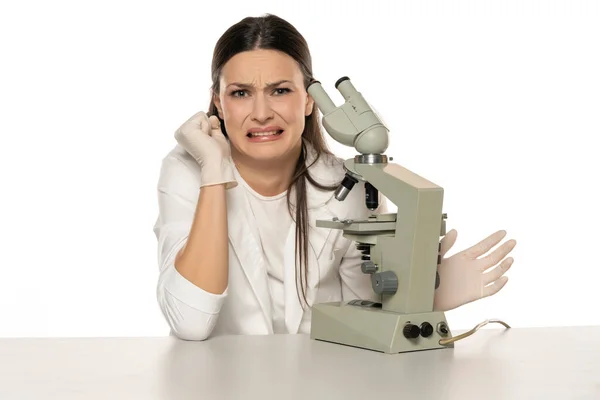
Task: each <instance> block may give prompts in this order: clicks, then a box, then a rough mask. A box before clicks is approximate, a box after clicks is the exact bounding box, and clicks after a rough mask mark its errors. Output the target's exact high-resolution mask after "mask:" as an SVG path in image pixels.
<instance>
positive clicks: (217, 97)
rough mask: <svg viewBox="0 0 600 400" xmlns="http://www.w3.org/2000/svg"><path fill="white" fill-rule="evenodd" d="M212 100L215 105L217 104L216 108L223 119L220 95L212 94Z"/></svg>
mask: <svg viewBox="0 0 600 400" xmlns="http://www.w3.org/2000/svg"><path fill="white" fill-rule="evenodd" d="M212 99H213V103H215V107H216V108H217V113H218V114H219V118H220V119H223V108H222V107H221V99H220V98H219V95H218V93H215V92H212Z"/></svg>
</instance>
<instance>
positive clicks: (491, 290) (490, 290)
mask: <svg viewBox="0 0 600 400" xmlns="http://www.w3.org/2000/svg"><path fill="white" fill-rule="evenodd" d="M506 282H508V277H507V276H503V277H501V278H499V279H498V280H496V282H494V283H492V284H491V285H488V286H485V287H483V288H482V289H481V297H482V298H484V297H488V296H493V295H495V294H496V293H498V292H499V291H500V289H502V288H503V287H504V285H506Z"/></svg>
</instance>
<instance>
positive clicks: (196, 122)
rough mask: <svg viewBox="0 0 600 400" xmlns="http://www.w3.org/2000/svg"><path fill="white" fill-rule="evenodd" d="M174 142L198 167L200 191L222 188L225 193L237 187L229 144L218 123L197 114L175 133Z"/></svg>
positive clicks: (213, 118) (202, 113) (213, 119)
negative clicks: (221, 186)
mask: <svg viewBox="0 0 600 400" xmlns="http://www.w3.org/2000/svg"><path fill="white" fill-rule="evenodd" d="M175 139H176V140H177V142H178V143H179V144H180V145H181V146H182V147H183V148H184V149H185V150H186V151H187V152H188V153H189V154H190V155H191V156H192V157H194V159H195V160H196V162H197V163H198V164H199V165H200V169H201V172H200V176H201V182H200V187H202V186H208V185H219V184H224V185H225V188H226V189H231V188H233V187H235V186H237V182H236V180H235V177H234V174H233V161H232V160H231V148H230V147H229V142H228V141H227V138H226V137H225V135H223V132H222V131H221V123H220V121H219V119H218V118H217V117H216V116H214V115H212V116H211V117H210V118H208V116H207V115H206V113H205V112H203V111H200V112H198V113H196V114H194V115H193V116H192V117H191V118H190V119H188V120H187V121H186V122H185V123H184V124H183V125H181V127H180V128H179V129H178V130H177V131H176V132H175Z"/></svg>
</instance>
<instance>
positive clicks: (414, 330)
mask: <svg viewBox="0 0 600 400" xmlns="http://www.w3.org/2000/svg"><path fill="white" fill-rule="evenodd" d="M402 334H403V335H404V337H405V338H407V339H416V338H418V337H419V335H420V334H421V329H419V327H418V326H417V325H415V324H406V325H404V329H402Z"/></svg>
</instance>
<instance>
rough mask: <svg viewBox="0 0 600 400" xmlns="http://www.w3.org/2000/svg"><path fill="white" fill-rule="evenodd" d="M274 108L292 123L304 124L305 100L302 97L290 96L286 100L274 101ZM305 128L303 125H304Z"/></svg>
mask: <svg viewBox="0 0 600 400" xmlns="http://www.w3.org/2000/svg"><path fill="white" fill-rule="evenodd" d="M272 107H273V110H275V112H276V113H277V114H279V115H281V117H283V119H285V122H287V123H288V124H290V125H296V124H302V125H303V124H304V107H305V103H304V100H303V99H301V98H289V99H286V100H285V101H279V102H274V104H273V106H272ZM302 128H303V126H302Z"/></svg>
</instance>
